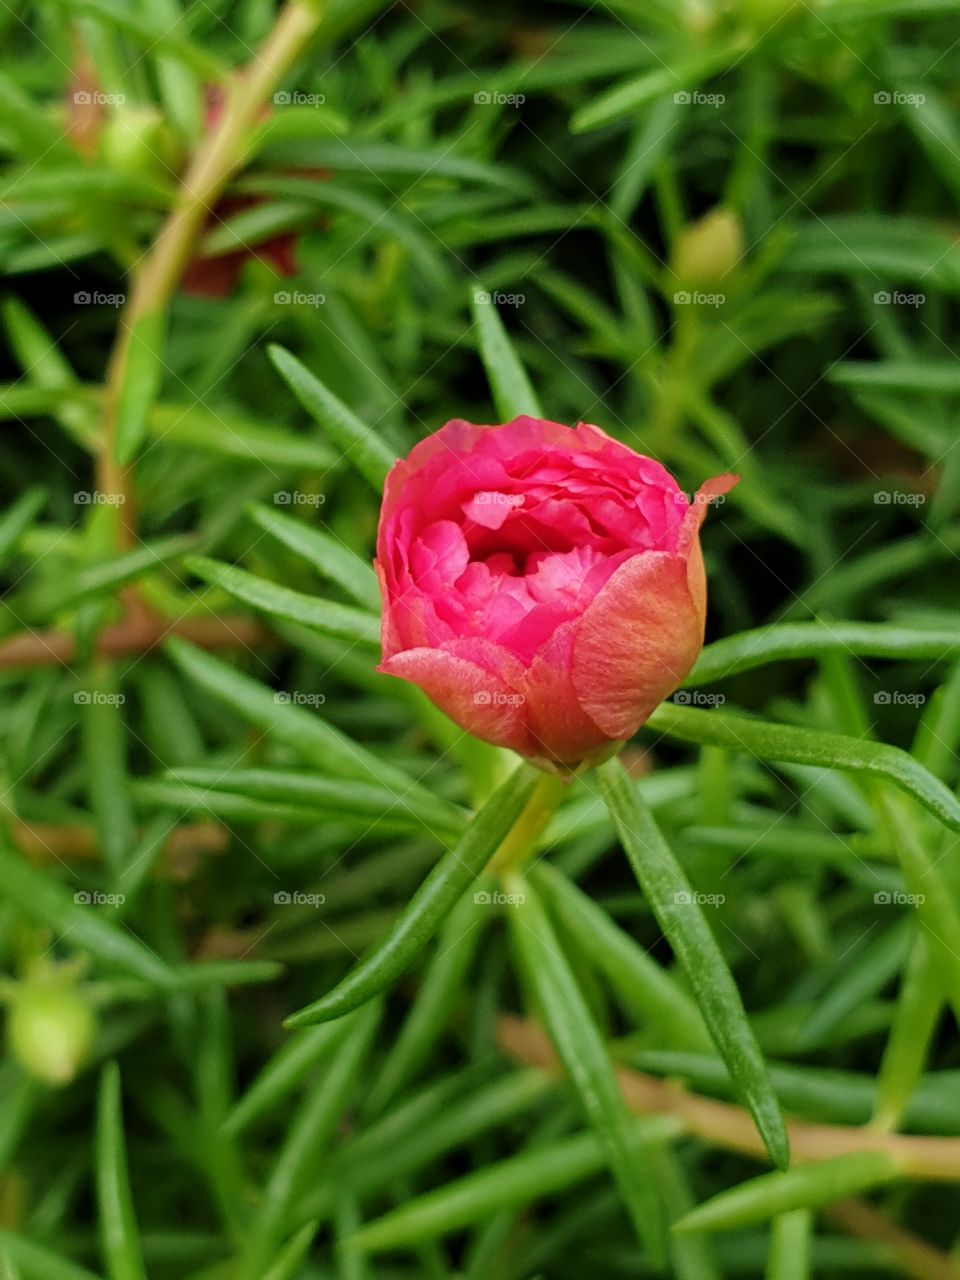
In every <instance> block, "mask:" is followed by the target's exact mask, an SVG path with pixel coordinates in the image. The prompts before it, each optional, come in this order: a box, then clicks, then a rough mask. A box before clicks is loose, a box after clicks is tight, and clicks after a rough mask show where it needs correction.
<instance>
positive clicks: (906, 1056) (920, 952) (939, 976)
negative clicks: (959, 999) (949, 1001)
mask: <svg viewBox="0 0 960 1280" xmlns="http://www.w3.org/2000/svg"><path fill="white" fill-rule="evenodd" d="M943 1003H944V975H943V971H942V968H941V965H940V961H939V956H938V954H937V951H936V949H935V948H934V947H932V946H931V945H930V943H929V942H928V940H927V939H926V938H925V937H924V935H923V934H922V933H920V934H918V935H917V937H915V938H914V942H913V949H912V951H911V952H910V958H909V960H908V961H907V967H906V970H905V971H904V975H903V981H902V983H901V985H900V995H899V999H898V1000H897V1008H896V1011H895V1013H894V1017H893V1025H892V1026H891V1028H890V1035H889V1037H888V1039H887V1043H886V1046H885V1047H884V1051H883V1058H882V1060H881V1063H880V1070H879V1072H878V1073H877V1100H876V1105H875V1108H874V1124H875V1125H876V1126H877V1128H879V1129H888V1130H889V1129H895V1128H897V1127H898V1126H899V1125H900V1123H901V1119H902V1116H903V1112H904V1108H905V1107H906V1105H907V1103H908V1102H909V1101H910V1098H911V1096H912V1095H913V1093H914V1091H915V1089H916V1087H917V1085H918V1084H919V1082H920V1077H921V1075H922V1073H923V1070H924V1067H925V1065H926V1061H927V1054H928V1053H929V1051H930V1042H931V1040H932V1039H933V1033H934V1031H935V1030H936V1026H937V1022H938V1020H939V1017H940V1013H941V1010H942V1009H943Z"/></svg>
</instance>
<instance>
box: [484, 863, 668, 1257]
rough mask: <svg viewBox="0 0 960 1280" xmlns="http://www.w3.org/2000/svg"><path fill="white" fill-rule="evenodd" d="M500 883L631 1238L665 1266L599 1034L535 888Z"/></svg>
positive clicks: (658, 1211)
mask: <svg viewBox="0 0 960 1280" xmlns="http://www.w3.org/2000/svg"><path fill="white" fill-rule="evenodd" d="M505 883H507V885H508V886H510V887H511V888H514V889H515V891H516V896H517V900H518V901H517V905H516V906H515V907H513V908H511V910H510V922H511V926H512V935H513V939H514V943H515V945H516V948H517V951H518V953H519V955H520V958H521V962H522V964H523V968H524V972H525V974H526V979H527V983H528V984H529V986H530V989H531V990H532V991H533V993H534V995H535V997H536V1001H537V1004H538V1005H539V1006H540V1009H541V1011H542V1014H543V1018H544V1021H545V1022H546V1025H547V1030H548V1031H549V1033H550V1039H551V1040H552V1041H553V1044H554V1047H555V1048H556V1051H557V1056H558V1057H559V1059H560V1061H561V1062H562V1063H563V1066H564V1069H565V1070H566V1072H567V1075H568V1076H569V1077H570V1080H571V1082H572V1084H573V1087H574V1089H575V1091H576V1093H577V1096H578V1097H579V1099H580V1105H581V1106H582V1108H583V1111H584V1113H585V1115H586V1117H587V1120H588V1121H589V1123H590V1125H591V1126H592V1128H594V1129H595V1130H596V1132H597V1134H598V1135H599V1137H600V1141H601V1143H602V1144H603V1150H604V1152H605V1153H606V1158H607V1163H608V1164H609V1166H610V1170H611V1172H612V1174H613V1176H614V1178H615V1180H616V1183H617V1186H618V1187H619V1189H620V1194H621V1196H622V1198H623V1203H624V1207H625V1208H626V1210H627V1212H628V1214H629V1215H630V1219H631V1222H632V1223H633V1228H634V1231H635V1232H636V1234H637V1236H638V1238H639V1240H640V1242H641V1243H642V1244H643V1245H644V1246H645V1248H646V1250H647V1251H648V1253H649V1254H650V1257H651V1258H652V1259H653V1260H654V1263H655V1264H656V1265H658V1266H659V1265H662V1264H663V1261H664V1259H665V1257H666V1252H665V1236H664V1214H663V1204H662V1201H661V1199H660V1195H659V1193H658V1191H657V1187H656V1183H655V1182H654V1180H653V1179H652V1177H651V1169H650V1165H649V1163H648V1162H647V1161H646V1160H638V1159H637V1152H636V1149H635V1148H634V1146H633V1144H632V1142H631V1124H632V1120H631V1116H630V1112H629V1110H628V1109H627V1104H626V1102H625V1101H624V1098H623V1094H622V1093H621V1092H620V1085H619V1083H618V1081H617V1077H616V1074H615V1072H614V1069H613V1063H612V1062H611V1061H610V1056H609V1054H608V1053H607V1049H606V1046H605V1045H604V1042H603V1037H602V1035H601V1032H600V1029H599V1028H598V1027H597V1025H596V1023H595V1022H594V1020H593V1016H592V1015H591V1012H590V1008H589V1006H588V1004H587V1002H586V1000H585V999H584V996H583V992H582V991H581V990H580V986H579V984H578V982H577V979H576V977H575V976H574V973H573V970H572V969H571V968H570V964H569V962H568V960H567V958H566V956H564V954H563V949H562V945H561V943H560V940H559V938H558V937H557V934H556V932H555V930H554V928H553V925H552V923H551V921H550V918H549V916H548V915H547V913H546V911H545V909H544V907H543V904H542V903H541V901H540V898H539V895H538V894H537V892H536V890H535V888H534V886H533V884H532V883H531V881H530V880H524V881H521V880H519V879H515V880H509V881H506V882H505Z"/></svg>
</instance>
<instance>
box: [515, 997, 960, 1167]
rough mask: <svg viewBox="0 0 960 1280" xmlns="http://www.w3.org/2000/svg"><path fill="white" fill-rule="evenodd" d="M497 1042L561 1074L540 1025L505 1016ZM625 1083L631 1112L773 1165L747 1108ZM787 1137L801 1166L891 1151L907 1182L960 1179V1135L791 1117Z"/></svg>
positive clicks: (663, 1085) (627, 1073) (646, 1081)
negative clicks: (670, 1122) (670, 1119)
mask: <svg viewBox="0 0 960 1280" xmlns="http://www.w3.org/2000/svg"><path fill="white" fill-rule="evenodd" d="M497 1041H498V1044H499V1045H500V1048H501V1049H502V1050H503V1052H504V1053H506V1054H507V1056H508V1057H510V1058H513V1059H515V1060H516V1061H517V1062H522V1063H524V1064H526V1065H528V1066H537V1067H542V1068H543V1069H544V1070H546V1071H550V1072H553V1073H555V1074H557V1073H559V1072H560V1065H559V1063H558V1060H557V1056H556V1054H555V1053H554V1051H553V1046H552V1045H551V1043H550V1041H549V1040H548V1038H547V1036H546V1035H545V1034H544V1033H543V1032H542V1031H541V1030H540V1028H539V1027H537V1026H536V1025H535V1024H534V1023H533V1022H529V1021H527V1020H525V1019H522V1018H514V1017H510V1016H509V1015H503V1016H501V1017H500V1019H499V1020H498V1023H497ZM617 1079H618V1080H619V1082H620V1088H621V1090H622V1092H623V1096H624V1098H625V1099H626V1102H627V1106H628V1107H629V1108H630V1110H631V1111H634V1112H637V1113H638V1114H640V1115H672V1116H676V1117H677V1118H678V1119H680V1120H681V1121H682V1122H683V1125H684V1129H685V1131H686V1132H687V1133H688V1134H689V1135H690V1136H691V1137H696V1138H699V1139H701V1141H703V1142H707V1143H710V1144H711V1145H712V1146H717V1147H724V1148H726V1149H727V1150H728V1151H738V1152H740V1153H741V1154H742V1155H746V1156H752V1157H754V1158H756V1159H757V1160H762V1161H764V1162H766V1161H767V1152H766V1148H765V1147H764V1145H763V1142H762V1140H761V1138H760V1135H759V1134H758V1133H757V1131H756V1128H755V1127H754V1124H753V1120H752V1119H751V1117H750V1115H749V1113H748V1112H747V1111H745V1110H744V1109H743V1107H738V1106H736V1105H735V1104H733V1103H730V1102H718V1101H716V1100H715V1099H713V1098H704V1097H701V1096H700V1095H699V1094H695V1093H690V1092H689V1091H688V1090H686V1089H684V1088H682V1087H681V1086H680V1085H678V1084H676V1083H673V1082H672V1081H668V1080H660V1079H658V1078H657V1077H656V1076H649V1075H644V1074H643V1073H642V1072H640V1071H634V1070H632V1069H630V1068H627V1067H618V1068H617ZM787 1132H788V1134H789V1135H790V1149H791V1151H792V1153H793V1159H794V1160H795V1161H803V1160H827V1159H829V1158H830V1157H832V1156H842V1155H850V1154H851V1153H853V1152H859V1151H883V1152H886V1153H887V1154H889V1155H891V1156H892V1157H893V1158H894V1159H895V1160H896V1162H897V1164H898V1165H899V1167H900V1169H901V1170H902V1171H903V1174H904V1176H905V1177H907V1178H916V1179H920V1180H923V1181H931V1182H956V1181H960V1138H936V1137H929V1138H928V1137H912V1136H909V1135H904V1134H894V1133H878V1132H877V1131H876V1130H874V1129H868V1128H863V1127H860V1126H856V1127H854V1126H851V1125H833V1124H808V1123H807V1122H805V1121H802V1120H788V1121H787Z"/></svg>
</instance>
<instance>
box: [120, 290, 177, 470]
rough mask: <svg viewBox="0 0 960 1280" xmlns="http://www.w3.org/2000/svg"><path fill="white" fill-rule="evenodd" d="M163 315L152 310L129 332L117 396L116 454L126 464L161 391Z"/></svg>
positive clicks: (142, 436)
mask: <svg viewBox="0 0 960 1280" xmlns="http://www.w3.org/2000/svg"><path fill="white" fill-rule="evenodd" d="M166 323H167V322H166V315H165V313H164V312H162V311H151V312H149V313H148V314H147V315H145V316H141V318H140V319H139V320H138V321H137V322H136V324H134V326H133V328H132V329H131V330H130V334H129V343H130V346H129V358H128V360H127V368H126V373H125V377H124V380H123V385H122V386H121V388H120V391H119V394H118V396H117V408H116V413H117V424H116V457H117V461H118V462H119V463H120V465H121V466H124V467H125V466H128V465H129V464H130V463H131V462H132V461H133V459H134V458H135V457H136V456H137V453H138V452H139V451H140V446H141V445H142V444H143V441H144V439H145V438H146V435H147V430H148V421H149V415H150V410H151V408H152V407H153V403H154V401H155V400H156V399H157V396H158V395H159V393H160V384H161V383H162V381H163V371H164V368H165V364H164V351H165V347H166Z"/></svg>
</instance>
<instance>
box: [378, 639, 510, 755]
mask: <svg viewBox="0 0 960 1280" xmlns="http://www.w3.org/2000/svg"><path fill="white" fill-rule="evenodd" d="M490 647H491V648H495V646H490ZM501 652H502V651H501ZM377 670H378V671H382V672H383V673H385V674H386V675H391V676H398V677H399V678H400V679H401V680H409V681H411V682H412V683H413V684H416V685H419V686H420V688H421V689H422V690H423V692H424V693H425V694H426V695H427V697H428V698H429V699H430V701H431V702H433V703H434V704H435V705H436V706H438V707H439V708H440V710H441V711H442V712H444V714H445V715H448V716H449V717H450V719H451V720H453V721H455V722H456V723H457V724H458V725H459V726H460V728H461V729H465V730H466V731H467V732H468V733H472V734H474V735H475V736H476V737H478V738H483V739H484V741H485V742H492V743H494V745H495V746H499V747H510V748H511V749H512V750H514V751H518V752H520V753H521V754H522V755H530V754H531V751H530V738H529V735H528V734H527V730H526V717H525V714H524V709H523V703H524V696H523V694H522V693H520V692H519V691H518V690H517V689H515V688H513V687H512V686H511V685H510V684H508V683H507V682H506V680H504V679H503V677H502V676H500V675H495V674H494V673H493V672H491V671H489V670H485V669H484V668H483V667H481V666H478V665H477V664H476V663H475V662H471V661H469V660H468V659H466V658H462V657H458V656H457V655H455V654H453V653H450V652H448V651H446V650H444V649H406V650H404V652H403V653H397V654H394V656H393V657H392V658H388V659H386V661H384V662H382V663H381V664H380V666H379V667H378V668H377Z"/></svg>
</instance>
